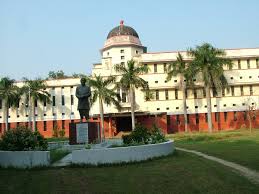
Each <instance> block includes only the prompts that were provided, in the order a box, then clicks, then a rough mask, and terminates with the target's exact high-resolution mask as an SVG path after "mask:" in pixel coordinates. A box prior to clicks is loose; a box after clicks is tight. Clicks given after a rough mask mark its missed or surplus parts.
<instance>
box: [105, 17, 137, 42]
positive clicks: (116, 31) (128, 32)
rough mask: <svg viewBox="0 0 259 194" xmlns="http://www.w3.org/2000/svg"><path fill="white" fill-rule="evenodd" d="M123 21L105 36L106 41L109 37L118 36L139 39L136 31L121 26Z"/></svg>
mask: <svg viewBox="0 0 259 194" xmlns="http://www.w3.org/2000/svg"><path fill="white" fill-rule="evenodd" d="M123 23H124V22H123V20H122V21H121V22H120V25H119V26H117V27H115V28H113V29H112V30H111V31H110V32H109V34H108V36H107V39H109V38H111V37H114V36H120V35H131V36H134V37H136V38H139V36H138V33H137V32H136V30H134V29H133V28H132V27H130V26H125V25H124V24H123Z"/></svg>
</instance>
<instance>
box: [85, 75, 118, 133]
mask: <svg viewBox="0 0 259 194" xmlns="http://www.w3.org/2000/svg"><path fill="white" fill-rule="evenodd" d="M87 82H88V84H89V86H90V87H91V89H92V98H91V104H93V103H95V102H96V101H97V99H98V100H99V110H100V117H101V131H102V137H103V138H105V134H104V110H103V103H105V104H107V105H111V104H114V105H115V106H116V107H117V109H118V110H120V109H121V106H120V102H119V99H118V96H117V93H116V92H115V91H114V89H115V88H114V89H109V87H110V86H111V84H113V83H114V82H115V77H113V76H109V77H108V78H107V79H104V78H103V77H101V76H100V75H98V76H96V75H94V76H93V77H88V78H87Z"/></svg>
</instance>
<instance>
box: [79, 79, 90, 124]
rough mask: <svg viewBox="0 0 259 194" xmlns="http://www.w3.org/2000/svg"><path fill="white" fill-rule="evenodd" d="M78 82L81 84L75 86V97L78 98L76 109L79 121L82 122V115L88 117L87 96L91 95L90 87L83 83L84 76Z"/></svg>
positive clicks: (84, 80)
mask: <svg viewBox="0 0 259 194" xmlns="http://www.w3.org/2000/svg"><path fill="white" fill-rule="evenodd" d="M80 82H81V85H79V86H77V88H76V97H77V98H78V106H77V110H79V113H80V119H81V120H80V121H81V122H82V121H83V118H84V117H85V119H86V120H88V119H89V111H90V105H89V97H90V96H91V89H90V87H89V86H87V85H85V82H86V79H85V78H81V80H80Z"/></svg>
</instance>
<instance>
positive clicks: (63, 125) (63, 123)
mask: <svg viewBox="0 0 259 194" xmlns="http://www.w3.org/2000/svg"><path fill="white" fill-rule="evenodd" d="M62 129H65V120H62Z"/></svg>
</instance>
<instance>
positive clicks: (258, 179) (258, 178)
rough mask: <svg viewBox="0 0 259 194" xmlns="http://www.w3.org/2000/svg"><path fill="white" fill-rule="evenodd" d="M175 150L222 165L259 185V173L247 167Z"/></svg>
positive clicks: (185, 150) (199, 153) (197, 153)
mask: <svg viewBox="0 0 259 194" xmlns="http://www.w3.org/2000/svg"><path fill="white" fill-rule="evenodd" d="M176 149H177V150H180V151H184V152H188V153H193V154H196V155H198V156H201V157H203V158H206V159H208V160H212V161H215V162H218V163H220V164H223V165H224V166H228V167H230V168H233V169H235V170H236V171H238V172H239V173H240V174H241V175H242V176H244V177H246V178H248V179H249V180H250V181H252V182H253V183H256V184H259V173H258V172H257V171H255V170H252V169H249V168H247V167H244V166H242V165H239V164H236V163H234V162H229V161H226V160H222V159H220V158H217V157H214V156H209V155H207V154H203V153H201V152H198V151H195V150H188V149H184V148H179V147H176Z"/></svg>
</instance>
